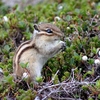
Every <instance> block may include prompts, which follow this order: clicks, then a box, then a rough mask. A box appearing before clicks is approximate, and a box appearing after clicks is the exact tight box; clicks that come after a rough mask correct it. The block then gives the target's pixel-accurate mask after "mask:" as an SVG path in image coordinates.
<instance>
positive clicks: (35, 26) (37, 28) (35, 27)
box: [34, 24, 40, 32]
mask: <svg viewBox="0 0 100 100" xmlns="http://www.w3.org/2000/svg"><path fill="white" fill-rule="evenodd" d="M34 30H36V31H38V32H39V31H40V30H39V27H38V25H37V24H34Z"/></svg>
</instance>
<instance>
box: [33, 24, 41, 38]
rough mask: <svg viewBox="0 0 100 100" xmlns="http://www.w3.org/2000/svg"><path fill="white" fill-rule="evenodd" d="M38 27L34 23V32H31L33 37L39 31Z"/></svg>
mask: <svg viewBox="0 0 100 100" xmlns="http://www.w3.org/2000/svg"><path fill="white" fill-rule="evenodd" d="M39 31H40V30H39V27H38V25H37V24H34V32H33V38H35V37H36V36H37V34H38V32H39Z"/></svg>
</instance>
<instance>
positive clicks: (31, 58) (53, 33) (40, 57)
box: [13, 23, 66, 82]
mask: <svg viewBox="0 0 100 100" xmlns="http://www.w3.org/2000/svg"><path fill="white" fill-rule="evenodd" d="M62 37H64V33H63V32H61V30H60V29H59V28H58V27H57V26H55V25H54V24H51V23H41V24H38V25H37V24H35V25H34V32H33V37H32V39H31V40H28V41H26V42H23V43H22V44H21V45H20V46H19V47H18V49H17V51H16V53H15V55H14V58H13V69H14V74H15V77H16V78H21V77H22V75H23V73H24V72H27V73H28V74H29V75H30V79H31V80H32V81H33V82H35V81H36V77H40V76H41V71H42V68H43V66H44V64H45V63H46V62H47V60H48V59H49V58H51V57H53V56H54V55H55V54H57V53H58V52H60V51H62V50H63V49H64V48H65V47H66V45H65V42H64V41H61V38H62ZM27 62H28V65H27V68H26V69H27V70H25V68H22V67H21V66H20V63H27Z"/></svg>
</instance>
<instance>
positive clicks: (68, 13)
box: [0, 0, 100, 100]
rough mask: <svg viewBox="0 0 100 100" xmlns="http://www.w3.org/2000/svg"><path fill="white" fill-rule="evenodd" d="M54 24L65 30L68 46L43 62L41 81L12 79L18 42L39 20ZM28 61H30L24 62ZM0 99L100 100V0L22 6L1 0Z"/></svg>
mask: <svg viewBox="0 0 100 100" xmlns="http://www.w3.org/2000/svg"><path fill="white" fill-rule="evenodd" d="M41 22H50V23H54V24H56V25H57V26H58V27H59V28H60V29H61V30H62V32H64V34H65V40H64V41H65V42H66V46H67V47H66V50H65V51H63V52H62V53H60V54H58V55H56V56H55V57H53V58H52V59H50V60H49V61H48V62H47V63H46V64H45V66H44V68H43V71H42V77H37V82H38V83H39V85H38V87H36V86H34V85H33V84H32V83H30V84H29V83H28V82H27V79H25V78H23V80H18V81H14V78H13V77H12V73H13V68H12V59H13V56H14V52H15V50H16V48H17V47H18V46H19V45H20V44H21V43H22V42H24V41H26V40H29V39H30V38H31V37H32V33H33V30H34V27H33V26H34V24H35V23H41ZM21 65H22V67H24V68H25V67H26V65H27V64H21ZM2 79H3V81H0V99H3V100H15V99H16V100H33V99H35V100H37V99H38V100H46V99H48V100H64V99H67V100H78V99H80V100H99V99H100V1H99V0H76V1H75V0H52V2H49V3H48V2H46V1H45V2H43V3H40V4H37V5H36V6H30V5H29V6H27V7H25V9H24V10H23V11H20V10H18V5H16V6H14V7H13V8H9V7H7V6H5V5H4V4H2V3H1V2H0V80H2Z"/></svg>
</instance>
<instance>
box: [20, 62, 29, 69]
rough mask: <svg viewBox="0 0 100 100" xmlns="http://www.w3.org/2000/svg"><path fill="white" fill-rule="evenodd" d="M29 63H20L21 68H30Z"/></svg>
mask: <svg viewBox="0 0 100 100" xmlns="http://www.w3.org/2000/svg"><path fill="white" fill-rule="evenodd" d="M28 64H29V63H28V62H27V63H20V66H21V67H22V68H27V67H28Z"/></svg>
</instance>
